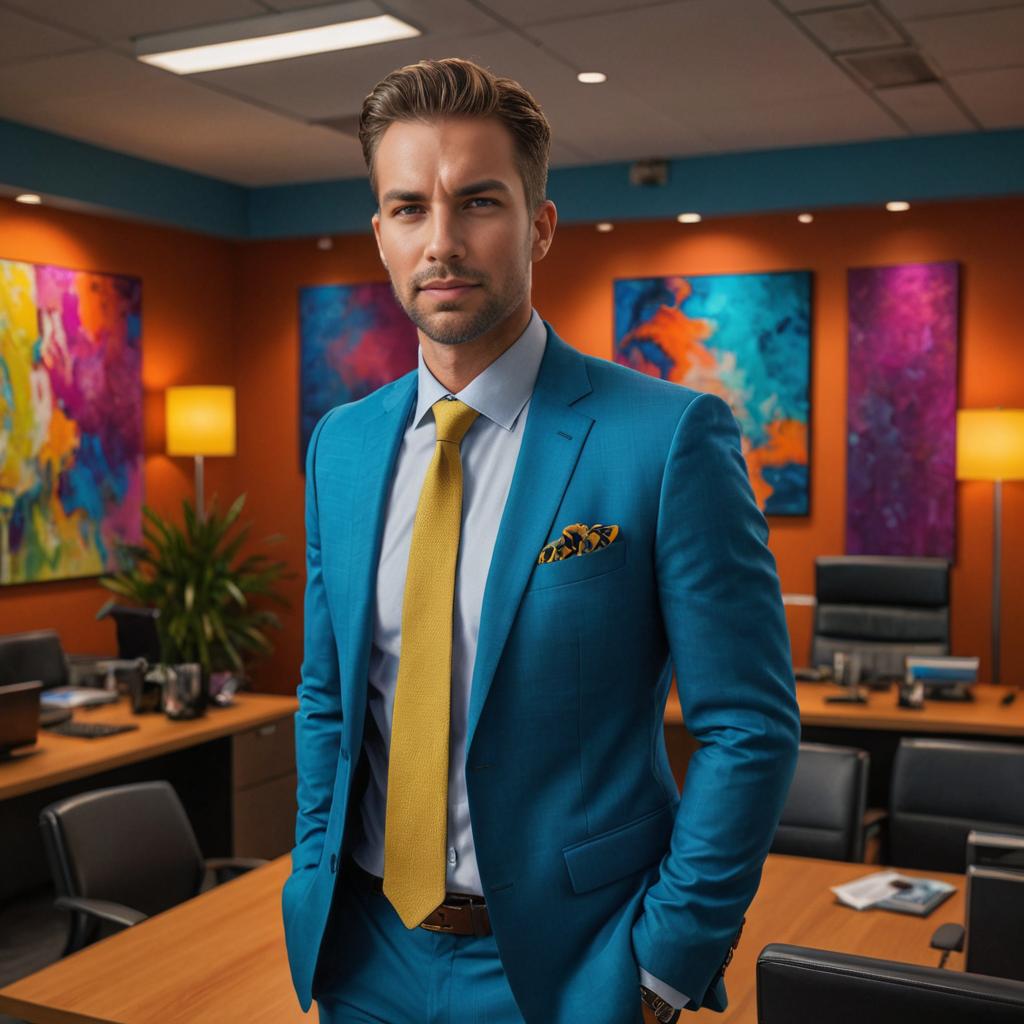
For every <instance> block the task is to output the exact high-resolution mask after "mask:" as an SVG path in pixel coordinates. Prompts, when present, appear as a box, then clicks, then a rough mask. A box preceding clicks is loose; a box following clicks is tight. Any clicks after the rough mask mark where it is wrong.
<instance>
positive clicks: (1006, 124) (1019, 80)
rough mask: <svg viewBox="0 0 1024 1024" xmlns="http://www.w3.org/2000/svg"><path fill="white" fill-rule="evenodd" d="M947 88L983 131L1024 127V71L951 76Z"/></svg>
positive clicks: (980, 72)
mask: <svg viewBox="0 0 1024 1024" xmlns="http://www.w3.org/2000/svg"><path fill="white" fill-rule="evenodd" d="M949 84H950V85H951V86H952V88H953V91H954V92H955V93H956V94H957V96H959V97H960V98H961V99H962V100H963V101H964V103H966V104H967V107H968V108H969V109H970V111H971V113H972V114H974V116H975V117H976V118H977V119H978V120H979V121H980V122H981V123H982V125H983V126H984V127H985V128H992V129H996V128H1021V127H1024V68H1001V69H999V70H997V71H978V72H974V73H973V74H968V75H953V76H951V78H950V80H949Z"/></svg>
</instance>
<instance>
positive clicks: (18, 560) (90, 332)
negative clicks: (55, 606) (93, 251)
mask: <svg viewBox="0 0 1024 1024" xmlns="http://www.w3.org/2000/svg"><path fill="white" fill-rule="evenodd" d="M141 330H142V282H141V281H140V280H139V279H138V278H135V277H125V276H120V275H113V274H95V273H89V272H86V271H80V270H68V269H65V268H63V267H55V266H43V265H37V264H32V263H22V262H15V261H12V260H0V583H2V584H11V583H29V582H34V581H39V580H56V579H69V578H72V577H81V576H95V575H99V574H100V573H104V572H107V571H110V570H113V569H115V568H117V567H118V557H117V555H118V552H117V545H118V543H119V542H120V543H128V544H137V543H139V542H140V541H141V539H142V485H143V480H142V459H143V453H142V358H141Z"/></svg>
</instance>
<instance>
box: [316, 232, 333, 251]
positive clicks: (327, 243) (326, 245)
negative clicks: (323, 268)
mask: <svg viewBox="0 0 1024 1024" xmlns="http://www.w3.org/2000/svg"><path fill="white" fill-rule="evenodd" d="M316 247H317V248H318V249H319V250H320V251H321V252H327V251H328V250H330V249H333V248H334V239H333V238H331V237H330V236H329V235H324V236H323V237H322V238H318V239H317V240H316Z"/></svg>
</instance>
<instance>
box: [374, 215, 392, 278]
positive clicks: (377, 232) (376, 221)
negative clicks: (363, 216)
mask: <svg viewBox="0 0 1024 1024" xmlns="http://www.w3.org/2000/svg"><path fill="white" fill-rule="evenodd" d="M370 224H371V225H373V237H374V238H375V239H376V240H377V252H378V254H379V255H380V261H381V263H383V264H384V268H385V269H387V265H388V261H387V260H386V259H385V257H384V247H383V246H382V245H381V242H380V214H379V213H375V214H374V215H373V216H372V217H371V218H370Z"/></svg>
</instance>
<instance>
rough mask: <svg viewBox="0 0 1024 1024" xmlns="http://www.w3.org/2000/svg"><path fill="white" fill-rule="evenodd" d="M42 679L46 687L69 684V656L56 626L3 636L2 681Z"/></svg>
mask: <svg viewBox="0 0 1024 1024" xmlns="http://www.w3.org/2000/svg"><path fill="white" fill-rule="evenodd" d="M35 681H38V682H40V683H42V684H43V689H44V690H46V689H49V688H50V687H53V686H67V685H68V660H67V658H66V657H65V655H64V648H63V647H61V643H60V637H59V636H58V635H57V632H56V631H55V630H52V629H37V630H33V631H32V632H29V633H7V634H6V635H3V636H0V685H5V684H7V683H30V682H35Z"/></svg>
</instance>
